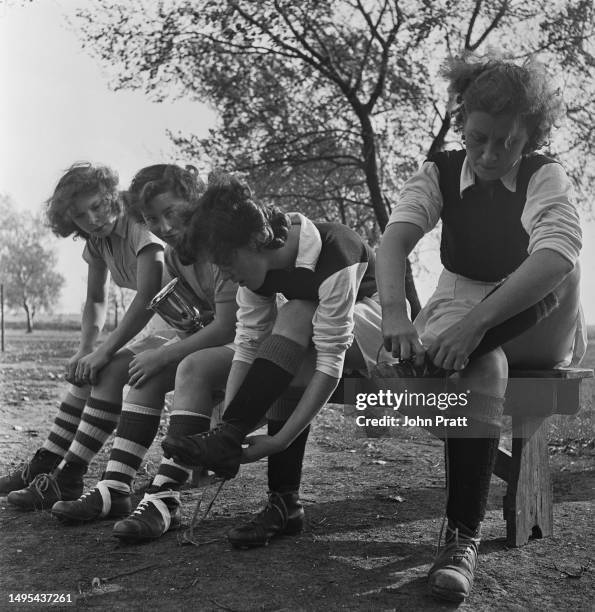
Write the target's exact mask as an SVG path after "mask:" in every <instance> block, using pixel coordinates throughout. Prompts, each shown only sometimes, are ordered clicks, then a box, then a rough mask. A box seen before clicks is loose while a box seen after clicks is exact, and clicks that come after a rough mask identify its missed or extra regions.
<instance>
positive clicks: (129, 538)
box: [112, 522, 182, 543]
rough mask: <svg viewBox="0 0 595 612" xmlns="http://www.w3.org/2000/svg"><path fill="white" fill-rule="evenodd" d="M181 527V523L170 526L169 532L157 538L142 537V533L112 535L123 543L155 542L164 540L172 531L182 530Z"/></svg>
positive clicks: (114, 533) (113, 532) (113, 533)
mask: <svg viewBox="0 0 595 612" xmlns="http://www.w3.org/2000/svg"><path fill="white" fill-rule="evenodd" d="M181 526H182V523H181V522H180V523H176V524H175V525H170V527H169V529H168V530H167V531H164V532H163V533H162V534H160V535H156V536H149V535H142V534H140V533H139V534H135V533H130V534H128V533H117V532H116V531H112V535H113V536H114V538H118V540H122V541H123V542H132V543H140V542H154V541H155V540H158V539H159V538H162V537H163V536H164V535H165V534H166V533H169V532H170V531H177V530H178V529H180V527H181Z"/></svg>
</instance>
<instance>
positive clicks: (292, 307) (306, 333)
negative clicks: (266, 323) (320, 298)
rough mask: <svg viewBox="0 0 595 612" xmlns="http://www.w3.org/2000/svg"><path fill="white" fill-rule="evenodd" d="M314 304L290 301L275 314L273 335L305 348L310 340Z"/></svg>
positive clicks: (314, 309)
mask: <svg viewBox="0 0 595 612" xmlns="http://www.w3.org/2000/svg"><path fill="white" fill-rule="evenodd" d="M315 311H316V304H315V303H314V302H310V301H308V300H290V301H289V302H287V303H286V304H284V305H283V306H282V307H281V308H280V309H279V313H278V314H277V320H276V321H275V325H274V327H273V333H274V334H278V335H280V336H285V337H286V338H290V339H291V340H293V341H294V342H297V343H299V344H301V345H303V346H307V345H308V344H309V342H310V339H311V338H312V333H313V329H312V318H313V317H314V312H315Z"/></svg>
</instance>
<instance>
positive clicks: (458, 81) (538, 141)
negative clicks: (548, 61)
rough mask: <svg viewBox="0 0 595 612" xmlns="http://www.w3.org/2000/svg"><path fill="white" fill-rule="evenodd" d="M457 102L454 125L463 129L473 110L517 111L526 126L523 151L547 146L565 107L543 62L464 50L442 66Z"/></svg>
mask: <svg viewBox="0 0 595 612" xmlns="http://www.w3.org/2000/svg"><path fill="white" fill-rule="evenodd" d="M442 73H443V75H444V76H445V77H446V78H447V79H448V81H449V89H448V90H449V93H450V95H451V99H452V100H453V102H454V110H453V111H452V112H453V115H454V119H455V127H456V128H457V129H458V130H459V131H461V132H462V131H463V128H464V125H465V122H466V120H467V117H468V116H469V113H472V112H473V111H483V112H486V113H489V114H490V115H502V114H507V115H511V116H513V117H516V118H518V119H519V120H520V122H521V124H522V125H524V126H525V128H526V129H527V135H528V141H527V144H526V146H525V149H524V151H523V153H530V152H532V151H535V150H536V149H539V148H541V147H543V146H545V145H546V144H547V143H548V138H549V135H550V132H551V129H552V127H553V126H554V125H555V123H556V122H557V121H558V119H559V118H560V117H561V115H562V114H563V112H564V104H563V100H562V95H561V93H560V91H559V89H557V88H555V87H554V86H553V85H552V80H551V78H550V77H549V75H548V74H547V72H546V70H545V67H544V66H543V65H542V64H540V63H538V62H537V61H535V60H529V61H527V62H525V64H523V65H522V66H519V65H517V64H514V63H513V62H512V61H509V60H505V59H500V58H496V57H492V56H486V57H483V58H482V57H474V56H472V55H470V54H469V55H465V56H462V57H457V58H453V59H451V60H450V61H449V62H448V63H447V64H446V66H445V67H444V69H443V71H442Z"/></svg>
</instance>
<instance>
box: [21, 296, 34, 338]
mask: <svg viewBox="0 0 595 612" xmlns="http://www.w3.org/2000/svg"><path fill="white" fill-rule="evenodd" d="M23 308H24V309H25V312H26V313H27V333H28V334H30V333H32V332H33V316H32V315H31V311H30V310H29V304H27V300H23Z"/></svg>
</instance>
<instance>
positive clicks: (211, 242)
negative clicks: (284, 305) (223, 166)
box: [180, 171, 291, 265]
mask: <svg viewBox="0 0 595 612" xmlns="http://www.w3.org/2000/svg"><path fill="white" fill-rule="evenodd" d="M290 227H291V220H290V219H289V217H288V215H287V214H285V213H284V212H283V211H282V210H281V209H280V208H277V207H275V206H267V205H264V204H261V203H259V202H256V201H255V200H254V198H253V197H252V192H251V190H250V188H249V187H248V186H247V185H246V184H245V183H243V182H242V181H240V180H239V179H238V178H236V177H234V176H232V175H231V174H228V173H226V172H222V171H216V172H212V173H211V174H210V176H209V183H208V185H207V190H206V191H205V193H204V194H203V195H202V197H201V198H200V200H199V203H198V207H197V208H196V210H195V211H194V213H193V214H192V218H191V220H190V223H189V225H188V229H187V230H186V232H185V235H184V240H183V243H182V245H181V248H180V255H181V258H182V259H184V260H185V261H186V262H187V263H189V262H191V261H196V260H197V259H198V258H204V259H207V260H209V261H211V262H213V263H215V264H217V265H228V264H229V263H230V261H231V258H232V257H233V254H234V252H235V251H236V249H239V248H242V247H249V248H253V249H256V250H261V249H280V248H281V247H282V246H283V245H284V244H285V241H286V240H287V237H288V236H289V228H290Z"/></svg>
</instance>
